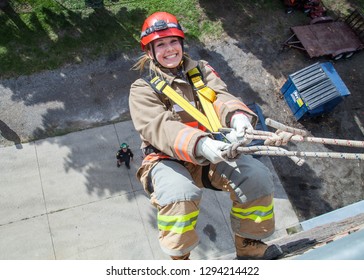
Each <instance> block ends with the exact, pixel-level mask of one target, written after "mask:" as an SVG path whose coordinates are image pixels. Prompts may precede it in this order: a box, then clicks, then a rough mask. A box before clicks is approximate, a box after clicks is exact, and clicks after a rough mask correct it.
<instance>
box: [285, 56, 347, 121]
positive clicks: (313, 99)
mask: <svg viewBox="0 0 364 280" xmlns="http://www.w3.org/2000/svg"><path fill="white" fill-rule="evenodd" d="M281 93H282V94H283V96H284V99H285V100H286V102H287V104H288V106H289V107H290V109H291V111H292V113H293V114H294V116H295V118H296V120H299V119H301V118H306V117H314V116H318V115H322V114H324V113H328V112H330V111H331V110H332V109H334V107H335V106H337V105H338V104H339V103H340V102H341V101H343V98H344V97H346V96H348V95H350V92H349V90H348V88H347V87H346V86H345V84H344V82H343V81H342V80H341V78H340V76H339V75H338V74H337V72H336V70H335V69H334V67H333V65H332V63H330V62H325V63H321V64H319V63H315V64H313V65H311V66H308V67H306V68H304V69H302V70H300V71H298V72H296V73H293V74H291V75H289V78H288V79H287V81H286V82H285V84H284V85H283V86H282V88H281Z"/></svg>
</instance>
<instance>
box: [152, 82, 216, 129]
mask: <svg viewBox="0 0 364 280" xmlns="http://www.w3.org/2000/svg"><path fill="white" fill-rule="evenodd" d="M150 83H151V84H152V86H153V87H154V88H155V89H156V90H157V92H162V93H164V94H165V95H166V96H167V97H169V98H170V99H171V100H172V101H173V102H174V103H176V104H178V105H179V106H181V108H182V109H183V110H185V111H186V112H187V113H188V114H190V115H191V116H192V117H193V118H194V119H195V120H196V121H198V122H199V123H200V124H202V125H203V126H204V127H206V128H207V129H208V130H209V131H213V130H212V127H211V125H210V122H209V120H208V119H207V117H206V116H205V115H204V114H202V113H201V112H200V111H199V110H197V109H196V108H195V107H194V106H193V105H192V104H191V103H189V102H188V101H187V100H186V99H184V98H183V97H182V96H181V95H179V94H178V93H177V92H176V91H175V90H174V89H173V88H171V86H170V85H169V84H168V83H167V82H165V81H162V80H161V79H160V78H159V77H154V78H153V79H152V80H151V81H150Z"/></svg>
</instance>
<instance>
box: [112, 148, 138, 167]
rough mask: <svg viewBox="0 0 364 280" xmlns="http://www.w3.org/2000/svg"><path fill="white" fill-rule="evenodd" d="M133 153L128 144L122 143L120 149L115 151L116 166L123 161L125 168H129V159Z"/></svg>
mask: <svg viewBox="0 0 364 280" xmlns="http://www.w3.org/2000/svg"><path fill="white" fill-rule="evenodd" d="M133 157H134V155H133V153H132V151H131V150H130V149H129V146H128V144H126V143H122V144H121V145H120V149H119V150H118V151H117V153H116V159H117V162H116V166H117V167H120V166H121V164H122V163H123V162H125V166H126V168H128V169H130V159H133Z"/></svg>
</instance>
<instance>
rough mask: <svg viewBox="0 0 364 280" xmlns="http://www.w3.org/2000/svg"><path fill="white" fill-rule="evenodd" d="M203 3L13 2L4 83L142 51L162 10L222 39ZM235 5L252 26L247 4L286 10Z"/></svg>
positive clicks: (344, 7)
mask: <svg viewBox="0 0 364 280" xmlns="http://www.w3.org/2000/svg"><path fill="white" fill-rule="evenodd" d="M202 1H205V2H206V1H207V0H145V1H137V0H132V1H130V0H103V1H102V0H9V3H10V4H9V6H8V7H6V8H4V9H3V10H0V78H8V77H14V76H19V75H26V74H32V73H35V72H39V71H43V70H52V69H56V68H59V67H61V66H63V65H66V64H71V63H80V62H82V61H85V60H90V59H95V58H97V57H100V56H104V55H106V56H107V55H113V54H116V53H122V52H127V51H131V50H133V49H137V50H138V48H139V35H140V28H141V26H142V23H143V21H144V19H145V18H146V17H147V16H148V15H150V14H152V13H153V12H156V11H160V10H164V11H167V12H170V13H173V14H175V15H176V16H177V17H178V18H179V20H180V22H181V24H182V25H183V27H184V28H185V30H186V36H187V37H188V39H189V40H191V39H194V40H204V39H218V38H221V35H222V34H223V32H224V29H223V24H222V23H221V21H220V19H219V18H214V17H212V16H211V15H209V16H207V15H206V14H205V11H204V10H203V9H202V8H201V6H200V4H201V3H202ZM101 2H103V4H104V5H103V6H102V7H101V6H100V5H99V4H100V3H101ZM207 2H209V1H207ZM323 2H324V4H325V6H326V7H327V8H329V9H330V10H333V11H334V12H335V13H337V14H343V15H345V14H347V13H348V10H349V9H352V8H355V7H357V8H359V9H360V10H361V11H363V12H364V10H363V7H364V0H352V1H342V0H324V1H323ZM231 3H232V0H231V1H230V4H231ZM233 3H234V7H236V9H239V10H240V11H241V13H242V14H244V15H245V16H249V17H251V21H252V22H254V21H256V22H259V20H260V19H259V18H255V16H254V13H249V14H248V13H247V11H246V10H247V9H246V5H250V6H251V5H253V6H254V7H255V8H256V9H259V10H267V11H268V12H269V10H272V9H281V8H282V3H281V1H276V0H270V1H266V0H257V1H235V2H233ZM210 5H214V4H213V3H210ZM97 6H99V7H97ZM250 11H252V10H250Z"/></svg>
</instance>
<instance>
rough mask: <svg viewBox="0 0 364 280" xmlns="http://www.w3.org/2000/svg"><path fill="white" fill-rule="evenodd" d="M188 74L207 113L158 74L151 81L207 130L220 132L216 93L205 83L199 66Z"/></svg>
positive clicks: (156, 89) (154, 87) (158, 91)
mask: <svg viewBox="0 0 364 280" xmlns="http://www.w3.org/2000/svg"><path fill="white" fill-rule="evenodd" d="M187 74H188V76H189V78H190V81H191V82H192V84H193V87H194V89H195V90H196V92H197V96H198V98H199V100H200V102H201V105H202V108H203V110H204V112H205V114H206V115H204V114H203V113H202V112H200V111H199V110H198V109H196V108H195V107H194V106H193V105H192V104H191V103H189V102H188V100H186V99H185V98H183V97H182V96H181V95H179V94H178V93H177V92H176V91H175V90H174V89H173V88H172V87H171V86H170V85H169V84H168V83H167V82H166V81H163V80H161V79H160V78H159V77H158V76H156V77H154V78H153V79H152V80H150V81H149V83H150V85H151V86H152V87H153V89H154V90H155V91H156V92H157V93H163V94H165V95H166V96H167V97H168V98H170V99H171V100H172V101H173V102H175V103H176V104H178V105H179V106H180V107H181V108H182V109H183V110H185V111H186V112H187V113H188V114H189V115H190V116H191V117H193V118H194V119H195V120H196V121H198V122H199V123H200V124H201V125H203V126H204V127H205V128H206V129H207V130H209V131H210V132H218V131H219V129H220V128H222V125H221V123H220V120H219V118H218V116H217V114H216V112H215V109H214V106H213V102H214V101H215V100H216V93H215V92H214V91H213V90H212V89H211V88H209V87H207V86H206V85H205V84H204V82H203V81H202V75H201V73H200V71H199V69H198V68H193V69H192V70H190V71H189V72H188V73H187Z"/></svg>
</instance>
